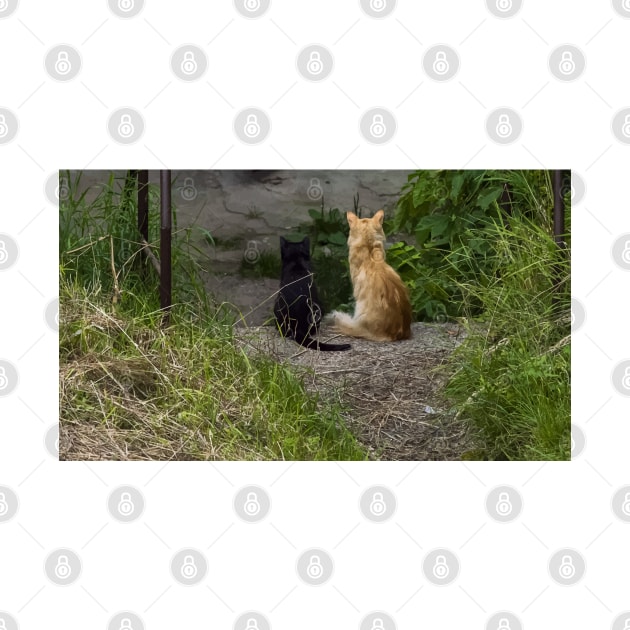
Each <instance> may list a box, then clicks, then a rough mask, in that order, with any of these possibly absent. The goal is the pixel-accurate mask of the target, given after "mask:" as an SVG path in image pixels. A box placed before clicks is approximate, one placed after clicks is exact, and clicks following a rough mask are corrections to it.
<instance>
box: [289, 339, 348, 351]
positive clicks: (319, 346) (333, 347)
mask: <svg viewBox="0 0 630 630" xmlns="http://www.w3.org/2000/svg"><path fill="white" fill-rule="evenodd" d="M295 341H297V342H298V343H299V344H300V345H301V346H302V347H303V348H308V349H309V350H322V351H323V352H334V351H341V350H350V349H351V348H352V346H351V345H350V344H349V343H323V342H321V341H317V339H313V338H312V337H304V339H302V341H300V340H298V339H296V340H295Z"/></svg>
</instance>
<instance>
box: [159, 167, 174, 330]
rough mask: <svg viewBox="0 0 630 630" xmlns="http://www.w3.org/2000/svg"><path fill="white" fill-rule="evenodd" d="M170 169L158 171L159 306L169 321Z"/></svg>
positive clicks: (165, 321)
mask: <svg viewBox="0 0 630 630" xmlns="http://www.w3.org/2000/svg"><path fill="white" fill-rule="evenodd" d="M171 232H172V223H171V171H170V170H168V171H160V308H161V309H163V310H164V323H165V324H168V323H169V318H170V313H169V309H170V308H171V236H172V234H171Z"/></svg>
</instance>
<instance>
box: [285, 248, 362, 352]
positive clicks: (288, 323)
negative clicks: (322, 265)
mask: <svg viewBox="0 0 630 630" xmlns="http://www.w3.org/2000/svg"><path fill="white" fill-rule="evenodd" d="M309 247H310V245H309V240H308V236H307V237H306V238H305V239H304V240H303V241H302V242H300V243H291V242H289V241H287V240H286V239H285V238H284V237H282V236H281V237H280V255H281V257H282V273H281V276H280V291H279V293H278V297H277V299H276V303H275V305H274V307H273V312H274V315H275V316H276V322H277V324H278V328H279V329H280V332H281V333H282V335H283V336H284V337H290V338H291V339H293V340H295V341H297V343H299V344H300V345H301V346H303V347H304V348H310V349H311V350H327V351H328V350H350V348H351V347H352V346H351V345H350V344H349V343H342V344H334V343H321V342H319V341H317V340H316V339H313V338H312V337H311V335H312V334H315V333H317V331H318V330H319V324H320V322H321V320H322V315H323V309H322V305H321V302H320V301H319V297H318V295H317V287H316V286H315V282H314V280H313V270H312V268H311V256H310V251H309Z"/></svg>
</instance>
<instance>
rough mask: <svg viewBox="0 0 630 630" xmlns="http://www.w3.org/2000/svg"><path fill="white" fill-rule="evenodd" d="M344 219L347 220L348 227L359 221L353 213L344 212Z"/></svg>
mask: <svg viewBox="0 0 630 630" xmlns="http://www.w3.org/2000/svg"><path fill="white" fill-rule="evenodd" d="M346 219H348V225H349V226H350V227H352V226H353V225H354V224H355V223H356V222H357V221H358V220H359V218H358V217H357V215H356V214H354V212H346Z"/></svg>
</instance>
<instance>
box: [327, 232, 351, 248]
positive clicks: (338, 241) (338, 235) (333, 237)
mask: <svg viewBox="0 0 630 630" xmlns="http://www.w3.org/2000/svg"><path fill="white" fill-rule="evenodd" d="M328 240H329V242H331V243H332V244H333V245H345V244H346V241H347V239H346V237H345V235H344V234H343V233H342V232H334V233H333V234H329V235H328Z"/></svg>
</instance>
